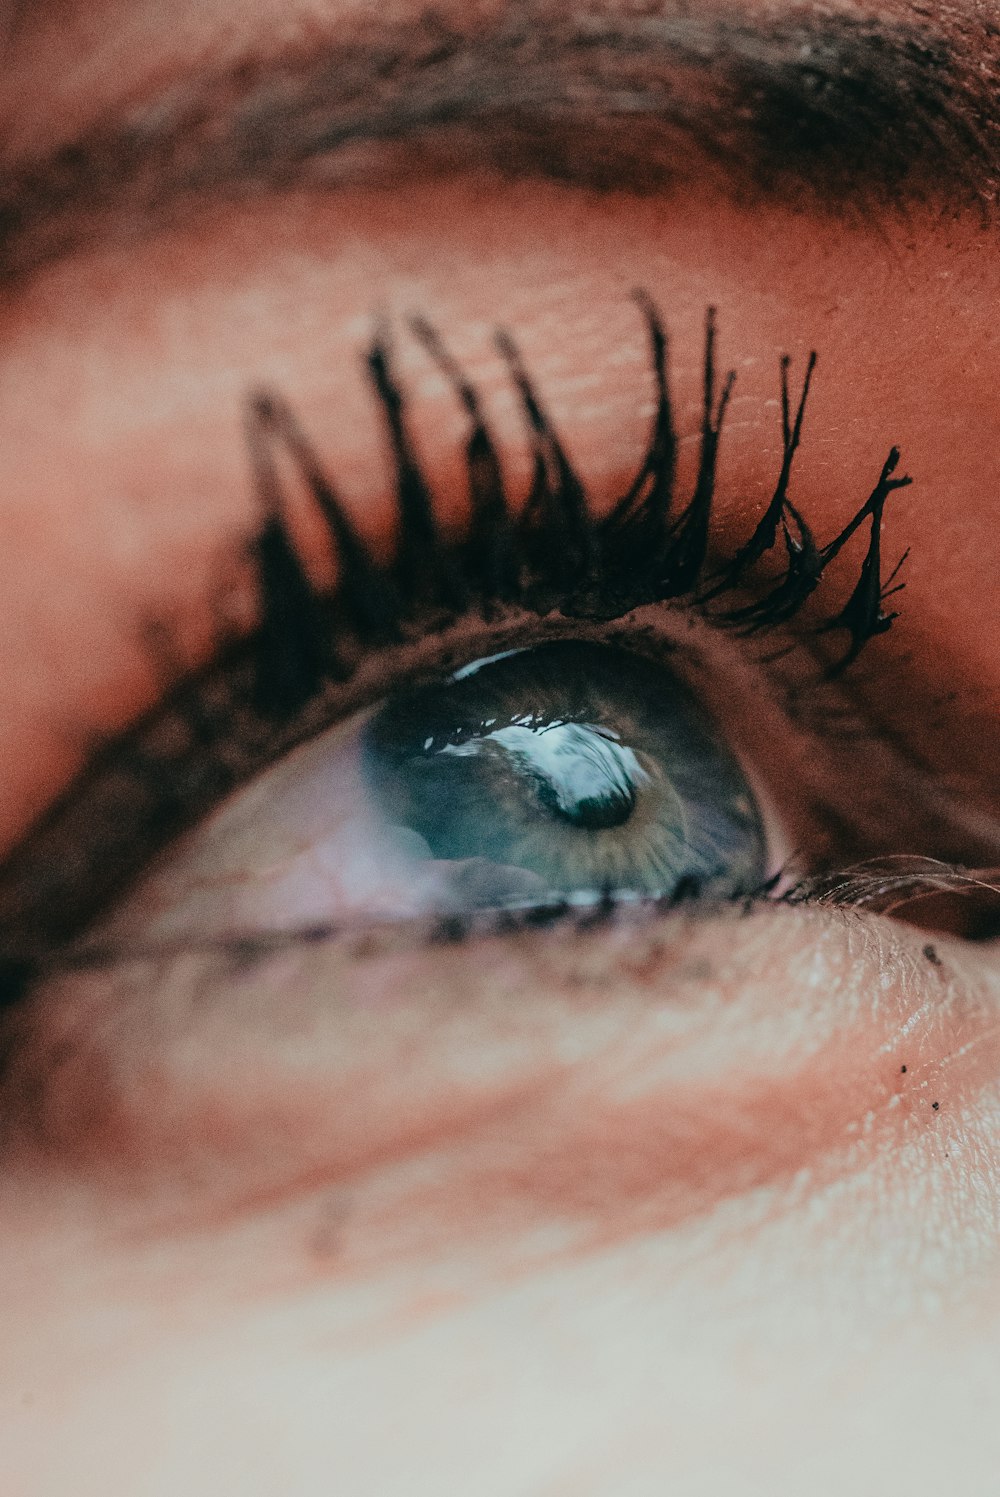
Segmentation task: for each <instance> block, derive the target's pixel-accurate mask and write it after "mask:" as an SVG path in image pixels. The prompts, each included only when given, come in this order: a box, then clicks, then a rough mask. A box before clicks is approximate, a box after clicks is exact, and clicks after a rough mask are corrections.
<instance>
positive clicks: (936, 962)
mask: <svg viewBox="0 0 1000 1497" xmlns="http://www.w3.org/2000/svg"><path fill="white" fill-rule="evenodd" d="M924 956H925V957H926V958H927V960H928V961H929V962H930V963H931V965H932V966H934V967H940V965H941V958H940V957H939V956H938V954H937V947H936V946H932V945H931V943H930V942H929V941H928V943H927V945H926V946H925V947H924Z"/></svg>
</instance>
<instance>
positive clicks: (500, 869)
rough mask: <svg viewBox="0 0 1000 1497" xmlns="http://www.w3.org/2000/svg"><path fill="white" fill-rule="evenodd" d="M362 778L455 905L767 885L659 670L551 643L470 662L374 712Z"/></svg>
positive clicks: (733, 783) (710, 742) (729, 798)
mask: <svg viewBox="0 0 1000 1497" xmlns="http://www.w3.org/2000/svg"><path fill="white" fill-rule="evenodd" d="M363 765H364V774H365V778H366V781H367V784H368V788H369V793H370V794H371V795H372V796H373V797H374V799H375V802H376V804H377V806H378V809H379V813H380V815H381V817H383V818H384V820H385V821H386V823H387V824H388V825H389V826H391V827H392V828H393V831H394V833H395V834H396V835H397V838H398V839H401V841H405V844H406V846H407V848H408V849H409V851H410V853H411V854H412V855H415V856H416V857H418V858H420V859H427V860H431V861H433V862H434V863H435V864H437V865H438V866H439V869H440V866H441V865H451V867H450V868H449V869H448V876H449V879H450V881H451V888H452V891H453V893H455V894H456V897H457V896H458V894H459V891H461V896H462V900H464V902H465V903H503V902H504V901H506V900H515V901H516V900H521V899H533V898H539V897H545V896H552V895H572V894H584V893H605V892H609V891H610V892H614V893H626V892H628V893H635V894H640V895H655V896H670V895H672V894H675V893H677V892H678V891H679V890H681V889H682V888H683V889H691V888H694V889H697V890H698V891H699V892H703V893H709V894H712V895H715V896H717V897H722V898H724V897H727V896H735V895H738V894H740V893H746V892H748V891H750V890H751V889H753V888H754V887H756V886H758V885H759V884H760V883H762V882H763V880H764V879H765V878H766V875H767V846H766V838H765V834H764V829H763V824H762V821H761V816H760V811H759V809H758V807H757V804H756V801H755V800H754V797H753V794H752V792H751V790H750V787H749V785H748V783H747V780H746V777H745V776H744V774H743V771H742V770H741V768H740V766H739V764H738V762H737V760H736V758H735V756H734V755H733V753H732V752H731V750H730V749H729V747H728V746H727V744H726V743H725V741H724V740H723V738H722V737H721V736H720V734H719V731H718V729H717V728H716V727H715V725H714V724H713V723H712V722H711V720H710V719H709V718H708V716H707V714H706V713H705V711H704V710H703V709H702V708H701V707H700V706H699V704H698V703H697V702H696V701H695V699H694V698H693V697H692V695H691V693H690V692H689V691H688V690H687V688H686V687H685V686H684V685H683V683H682V682H681V681H679V680H678V679H677V677H676V676H675V675H674V674H673V673H672V672H671V671H669V670H668V669H667V668H666V667H665V666H664V665H662V664H659V663H656V662H654V661H652V660H649V659H647V658H645V657H644V656H641V655H638V654H635V653H632V652H631V651H628V650H624V649H621V648H618V647H613V646H608V645H600V644H594V643H590V642H587V641H580V640H560V641H556V642H553V643H550V644H544V645H539V646H536V647H534V648H532V649H526V650H517V651H512V652H510V653H508V654H505V655H501V656H495V657H491V658H489V659H486V660H482V661H476V662H474V663H473V664H471V665H468V666H466V667H464V669H462V670H460V671H458V672H457V673H456V674H455V675H453V676H452V677H451V678H450V679H448V680H446V681H444V682H442V683H439V684H434V685H430V686H425V687H421V688H419V689H416V690H413V691H411V692H408V693H405V694H400V695H397V696H395V697H393V698H391V699H390V700H389V701H387V702H386V703H385V704H384V705H383V706H382V708H381V709H380V710H379V712H378V713H377V715H376V716H375V717H374V718H373V719H372V721H371V722H370V724H369V726H368V729H367V732H366V736H365V741H364V745H363Z"/></svg>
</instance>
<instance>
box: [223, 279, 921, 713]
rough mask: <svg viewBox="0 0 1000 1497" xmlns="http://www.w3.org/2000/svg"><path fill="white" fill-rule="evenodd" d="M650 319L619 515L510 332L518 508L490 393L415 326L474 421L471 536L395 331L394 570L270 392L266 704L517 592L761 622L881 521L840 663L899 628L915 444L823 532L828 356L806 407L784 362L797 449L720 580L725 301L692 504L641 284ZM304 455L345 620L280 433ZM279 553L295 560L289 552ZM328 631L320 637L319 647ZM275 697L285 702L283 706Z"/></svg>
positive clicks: (755, 626)
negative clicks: (324, 620)
mask: <svg viewBox="0 0 1000 1497" xmlns="http://www.w3.org/2000/svg"><path fill="white" fill-rule="evenodd" d="M636 300H637V302H638V305H639V308H640V310H641V312H642V315H643V317H644V319H645V322H646V326H647V331H648V336H649V343H650V357H651V363H652V370H653V376H654V381H655V387H656V409H655V413H654V417H653V422H652V431H651V436H650V440H649V444H648V447H647V451H646V454H645V456H644V458H643V460H642V463H641V464H640V466H639V470H638V472H637V474H636V477H635V479H634V481H633V482H632V484H631V485H630V487H629V488H628V490H627V491H626V492H625V494H624V495H623V496H622V497H621V498H620V499H619V500H618V502H617V503H616V504H615V505H614V506H613V507H612V509H611V511H610V512H609V513H608V514H607V515H605V516H601V517H599V516H596V515H595V514H594V513H593V511H592V508H591V506H590V504H589V501H588V497H587V492H586V488H585V485H584V483H583V481H582V479H581V478H580V477H579V475H578V474H577V473H576V471H575V469H574V467H573V464H572V461H571V459H570V457H569V456H568V454H567V452H566V450H565V448H564V447H563V445H562V443H561V442H560V440H559V437H558V434H557V432H556V431H555V429H554V427H553V425H552V423H551V421H550V420H549V418H548V415H547V414H546V412H545V408H544V405H543V403H542V401H541V398H540V396H539V394H538V392H537V391H536V389H535V386H534V383H533V381H532V379H531V376H530V374H529V373H528V371H527V369H526V367H525V364H524V362H523V360H522V358H521V355H520V352H519V350H518V348H517V345H516V343H515V342H514V340H513V338H512V337H511V336H510V334H509V333H506V332H499V333H498V334H497V339H496V341H497V347H498V349H499V352H500V353H501V355H502V357H503V359H504V362H505V363H506V365H507V369H508V372H509V375H510V379H511V382H512V384H513V387H514V389H515V391H516V392H517V395H518V400H519V405H520V408H521V413H522V417H523V420H524V424H525V427H526V430H527V434H528V438H529V441H530V443H531V455H532V478H531V483H530V487H529V490H528V494H527V497H526V499H525V500H524V502H523V504H522V505H521V506H520V507H519V508H518V510H517V511H516V512H515V510H514V508H513V507H512V504H511V500H510V496H509V494H508V492H507V489H506V486H505V483H504V477H503V469H502V465H501V463H500V459H499V455H498V452H497V449H496V446H495V444H494V442H493V439H492V437H491V435H490V432H489V428H488V425H487V423H486V420H485V417H484V415H483V412H482V408H481V405H480V401H479V398H478V395H477V393H476V391H475V389H474V388H473V387H472V385H471V384H470V383H469V381H468V380H467V379H466V377H465V375H464V374H463V372H462V370H461V368H460V367H459V366H458V364H457V363H456V362H455V360H454V359H453V358H452V356H451V355H450V353H449V352H448V350H447V348H446V346H445V344H444V342H443V340H442V339H441V337H440V335H439V334H438V332H437V331H436V330H435V329H434V328H433V327H432V326H431V325H430V324H429V323H428V322H427V321H426V320H424V319H422V318H416V319H414V320H413V322H412V324H411V327H412V331H413V333H414V334H415V336H416V337H417V338H418V339H419V341H420V342H421V343H422V345H423V346H424V348H425V349H426V351H427V352H428V353H429V355H430V356H431V358H432V359H433V360H434V361H435V363H436V364H437V365H438V367H439V369H440V370H441V371H442V372H443V374H444V375H445V377H446V378H447V379H448V381H449V383H450V384H451V386H452V389H453V390H454V393H455V395H456V397H457V399H458V400H459V402H460V403H461V405H462V406H463V407H464V409H465V411H466V413H467V415H468V417H469V434H468V437H467V441H466V448H465V461H466V478H467V485H468V498H469V521H468V525H467V528H466V529H465V531H464V532H463V533H461V534H460V535H456V536H452V535H449V534H447V533H445V532H444V531H443V530H442V529H441V527H440V526H439V524H438V522H437V520H436V506H435V504H434V502H433V497H432V494H431V489H430V485H429V483H428V481H427V479H426V478H425V476H424V474H423V473H422V471H421V468H420V464H419V462H418V460H417V458H416V456H415V449H414V445H413V442H412V440H411V436H410V433H409V430H408V426H407V412H406V400H405V396H404V394H403V392H402V390H401V389H400V387H399V385H398V384H397V382H396V379H395V376H394V374H393V369H392V357H391V349H390V344H389V340H388V337H387V335H385V334H381V335H380V336H379V337H378V338H377V339H376V341H375V343H374V344H373V346H372V348H371V350H370V352H369V354H368V368H369V372H370V375H371V380H372V385H373V388H374V392H375V395H376V398H377V400H378V403H379V406H380V408H381V410H382V413H383V416H384V419H385V425H386V429H387V434H388V439H389V444H390V450H391V453H392V460H393V464H394V467H395V489H396V503H397V539H396V549H395V554H394V556H393V558H392V560H391V561H390V562H388V563H387V564H386V565H384V566H378V565H377V564H376V563H375V562H374V561H373V559H372V557H371V555H370V552H369V551H368V549H367V548H366V546H365V544H364V542H363V541H362V540H361V539H360V538H359V537H358V535H357V533H356V532H355V531H354V529H353V527H352V525H351V522H350V519H349V517H348V515H347V513H346V511H345V509H344V507H343V506H342V505H341V504H340V502H339V501H338V499H337V498H336V496H335V494H334V492H333V489H332V488H331V486H330V483H329V480H328V479H327V478H326V477H325V476H324V475H323V472H322V468H321V465H320V463H319V461H318V459H317V458H316V456H315V454H314V453H313V452H312V450H311V448H310V446H309V444H308V442H307V440H306V438H305V436H304V434H303V432H302V431H301V429H300V428H299V426H298V424H297V422H296V420H295V417H294V415H293V413H292V412H291V410H290V409H289V408H288V407H287V406H286V405H285V403H284V402H283V401H282V400H281V399H280V398H279V397H276V396H274V395H270V394H267V395H258V396H257V397H256V398H255V400H254V401H253V403H252V406H251V425H250V446H251V452H252V454H253V456H254V462H255V471H256V476H257V485H258V490H259V492H260V494H261V497H262V499H263V502H264V508H265V513H266V516H267V519H266V521H265V525H264V527H263V528H262V531H261V533H260V535H259V536H258V538H257V541H256V543H255V555H256V571H257V576H258V579H259V583H260V594H261V602H262V620H261V628H260V636H261V641H262V645H263V648H262V650H261V653H260V666H261V669H260V674H259V680H258V701H259V703H260V705H261V707H262V708H264V709H265V710H266V709H267V708H268V706H270V708H271V710H272V711H273V713H274V715H275V716H276V717H281V716H283V715H284V714H286V713H287V711H288V710H289V701H290V700H295V701H296V702H297V705H299V706H301V705H302V704H304V703H305V702H306V701H307V700H308V699H309V697H311V696H312V695H314V694H315V693H316V692H317V691H318V690H319V689H320V688H321V686H322V683H323V680H324V679H325V678H326V677H327V676H328V675H329V676H332V677H333V678H334V679H343V678H344V676H345V675H349V674H350V669H351V660H352V658H353V657H355V656H356V655H357V653H358V650H359V649H360V648H366V647H370V646H371V645H372V644H384V643H391V642H393V641H395V640H398V639H400V638H402V637H404V636H405V634H406V633H407V632H408V631H410V630H412V629H413V628H414V627H420V626H422V625H423V624H424V623H425V622H426V621H427V619H428V617H429V616H431V617H433V616H437V617H439V618H440V617H447V616H459V615H461V614H463V613H466V612H478V613H479V614H480V615H481V616H483V617H484V618H487V619H488V618H489V617H490V616H491V614H492V613H493V612H495V610H496V609H497V608H498V607H502V606H503V605H505V604H516V605H518V606H519V607H522V608H524V609H526V610H527V611H528V612H531V613H536V614H539V615H545V614H550V613H558V614H561V615H563V616H564V617H566V618H570V619H588V620H602V619H603V620H610V619H616V618H620V617H622V616H624V615H625V614H626V613H630V612H631V611H632V610H633V609H636V608H638V607H641V606H643V605H646V604H655V603H665V602H670V601H676V600H679V599H687V600H689V601H691V602H693V603H695V604H696V605H697V606H698V607H699V608H701V609H702V610H704V611H706V612H707V613H708V616H709V617H710V619H711V621H712V622H713V623H716V624H718V625H722V626H728V627H731V628H734V629H737V630H739V631H740V632H742V633H746V634H753V633H760V632H762V631H765V630H767V629H770V628H774V627H777V626H778V625H780V624H785V623H788V622H790V621H791V620H792V619H793V618H794V617H795V616H796V614H798V613H799V612H800V610H801V609H802V608H803V606H804V605H805V603H806V601H807V599H808V598H809V597H810V596H811V594H812V593H813V592H814V591H815V590H816V588H817V587H818V586H819V583H820V581H821V580H822V577H823V574H824V573H825V571H826V569H827V567H828V566H829V564H830V562H832V561H833V559H834V558H835V557H836V556H837V555H838V553H839V552H840V551H841V550H842V549H843V547H844V546H845V545H846V543H847V541H848V540H850V538H851V537H852V536H853V535H854V534H855V532H856V531H857V530H858V529H859V528H860V527H861V526H862V525H863V524H864V523H865V521H866V520H868V521H870V532H869V541H868V547H867V551H866V554H865V557H864V560H863V562H862V565H861V570H860V574H859V577H858V581H857V583H856V585H855V587H854V590H853V592H852V593H851V596H850V598H849V599H848V601H847V603H846V604H845V605H844V606H843V607H842V608H841V609H840V611H839V612H838V613H837V614H835V615H834V616H832V617H830V618H829V619H827V620H826V621H825V622H823V623H822V624H820V625H819V626H818V627H819V630H820V631H826V630H833V629H839V630H843V631H845V632H846V633H847V635H848V638H849V643H848V646H847V648H846V650H845V651H844V652H843V654H842V655H841V656H840V658H839V659H838V660H836V661H835V662H834V663H833V664H832V665H831V666H830V667H829V669H828V671H827V674H828V676H830V677H833V676H836V675H839V674H840V673H841V672H842V671H843V670H844V669H845V668H846V667H847V666H848V665H849V664H851V663H852V662H853V661H854V660H855V659H856V658H857V656H858V655H859V654H860V652H861V650H862V648H863V647H864V645H865V644H866V643H867V642H868V641H869V640H870V639H872V638H874V637H875V636H876V635H878V634H882V633H884V632H885V631H886V630H887V629H888V628H889V627H890V625H891V623H892V621H893V620H894V619H895V618H896V617H897V614H896V613H895V612H889V613H887V612H886V611H885V610H884V606H883V605H884V604H885V602H886V600H887V599H888V598H889V597H890V596H891V595H892V594H893V593H895V592H896V591H898V590H899V588H900V587H901V586H902V584H896V585H895V586H893V585H892V584H893V583H894V579H895V577H896V575H897V574H898V571H899V568H900V566H902V563H903V561H904V560H905V555H904V556H903V557H902V558H901V559H900V561H899V563H897V566H896V568H895V569H894V571H893V573H892V574H891V576H890V578H889V579H888V581H887V582H883V581H882V579H881V564H880V561H881V559H880V541H881V529H882V517H883V512H884V509H885V503H886V500H887V499H888V497H889V495H890V494H891V493H892V492H893V491H894V490H895V489H898V488H903V487H905V486H906V485H907V484H909V483H910V481H911V480H910V479H909V478H905V477H904V478H897V477H895V476H894V475H895V470H896V467H897V465H898V462H899V451H898V449H897V448H893V449H892V451H891V452H890V453H889V456H888V457H887V459H886V461H885V464H884V466H883V469H882V472H881V474H880V476H879V478H878V481H877V483H876V485H875V487H874V489H873V490H872V492H871V494H870V495H869V496H868V498H867V499H866V500H865V502H864V504H863V505H862V506H861V508H860V509H859V510H858V511H857V513H856V514H855V515H854V516H853V518H852V519H851V520H850V521H849V522H848V524H847V525H845V526H844V528H843V529H842V530H841V531H840V532H839V534H837V535H836V536H834V538H833V539H832V540H831V541H829V542H828V543H827V544H825V545H822V546H820V545H818V544H817V542H816V540H815V538H814V536H813V533H812V530H811V528H810V527H809V525H808V524H807V522H806V520H805V519H804V518H803V516H802V514H801V513H800V512H799V510H798V509H797V508H796V506H795V505H794V504H793V502H792V500H791V499H790V498H789V486H790V480H791V475H792V466H793V462H794V458H795V454H796V452H797V451H798V448H799V446H800V443H801V439H802V426H803V420H804V416H805V409H806V402H807V399H808V395H809V389H810V385H811V381H812V376H813V371H814V369H815V366H816V355H815V353H813V354H811V355H810V357H809V361H808V365H807V368H806V374H805V378H804V381H803V385H802V390H801V394H800V396H799V400H798V403H797V407H796V410H795V415H794V418H793V416H792V414H791V401H790V392H789V368H790V364H789V360H788V359H787V358H783V359H782V361H781V402H782V436H783V452H782V462H781V468H780V472H779V476H778V481H777V484H776V486H775V490H774V495H773V498H772V499H771V501H770V503H769V505H768V507H767V509H766V510H765V512H764V514H763V516H762V517H761V519H760V521H759V523H758V525H757V527H756V529H755V530H754V533H753V535H752V536H751V537H750V539H749V540H748V541H747V542H746V543H745V544H744V545H743V546H742V547H741V548H740V549H739V550H738V551H737V552H736V554H735V556H734V557H733V558H732V559H731V560H730V561H729V562H728V563H727V564H726V565H724V566H723V567H721V568H720V569H718V570H717V572H716V573H715V574H714V575H713V576H711V577H708V578H706V577H705V575H704V574H705V568H706V559H707V557H708V554H709V533H710V532H709V526H710V519H711V510H712V503H713V499H714V495H715V487H716V461H717V456H718V450H719V442H720V438H721V436H722V430H723V424H724V421H725V416H726V410H727V407H728V404H729V400H730V396H731V394H732V390H733V386H734V383H735V378H736V376H735V374H734V373H733V372H732V371H730V372H729V373H728V374H726V375H725V377H724V378H723V379H722V380H721V381H720V380H719V379H718V376H717V371H716V354H715V349H716V314H715V310H714V308H710V309H709V312H708V315H707V321H706V331H705V355H704V374H703V399H702V423H701V432H700V436H699V460H698V470H697V475H696V478H695V481H694V486H693V491H692V494H691V496H690V498H689V499H688V501H687V503H686V504H685V505H684V506H683V507H682V508H681V509H680V511H679V512H678V511H677V508H676V500H677V496H676V472H677V438H676V433H675V429H674V422H673V413H672V409H671V398H670V383H669V378H668V374H667V337H666V333H665V331H664V328H663V325H662V322H661V319H660V316H659V313H658V312H657V309H656V307H655V305H654V304H653V302H652V301H651V300H650V298H649V297H647V296H645V295H644V294H642V293H639V294H637V297H636ZM276 446H277V447H284V449H285V451H286V452H287V454H288V455H289V456H290V457H291V458H292V460H293V462H295V464H296V466H297V467H298V470H299V472H300V474H301V475H302V477H303V478H304V479H305V481H306V485H307V487H308V489H309V491H310V493H311V495H312V498H313V501H314V503H315V505H316V507H317V510H318V512H319V513H320V514H321V515H322V517H323V519H324V520H325V522H326V525H327V527H328V530H329V534H330V539H331V542H332V546H333V549H334V552H335V555H336V559H337V577H338V582H337V586H336V590H335V592H334V593H333V595H332V596H331V597H330V598H329V599H327V600H323V604H324V606H325V607H326V608H327V609H329V611H330V612H331V614H332V619H333V625H334V627H332V628H326V629H317V627H316V622H315V618H314V612H315V607H316V601H315V595H314V589H313V587H312V584H311V583H310V581H309V579H308V577H307V575H306V571H305V567H304V564H303V563H302V561H301V560H300V559H299V558H298V557H297V554H296V550H295V547H294V544H293V542H292V540H291V538H290V535H289V533H288V530H287V517H286V516H285V514H284V512H283V510H282V506H281V501H280V492H279V487H278V484H277V479H276V476H275V475H276V471H277V468H276V462H275V452H274V448H275V447H276ZM779 535H780V537H781V539H782V541H783V544H784V551H785V569H784V572H783V574H782V576H781V577H780V578H779V579H778V581H777V582H775V583H774V585H773V586H772V587H771V588H770V589H769V590H767V591H766V592H765V593H764V595H763V596H762V597H761V598H759V599H757V600H756V601H755V602H752V603H750V604H747V605H744V606H741V607H738V608H734V609H730V610H726V609H725V608H719V609H715V610H710V609H709V604H711V603H714V602H716V600H718V599H721V598H722V597H723V596H724V595H725V594H726V593H730V592H733V591H735V590H737V589H739V588H742V587H743V586H744V585H745V583H746V581H747V578H748V576H749V574H750V573H751V571H752V570H753V568H754V567H755V566H756V565H757V564H758V563H759V562H760V561H761V560H762V558H764V557H765V556H766V554H767V553H768V552H770V551H772V550H773V549H774V548H775V547H776V544H777V541H778V538H779ZM279 558H280V559H279ZM317 640H320V641H321V642H322V648H321V649H320V650H317ZM269 697H270V698H272V700H271V701H270V703H269Z"/></svg>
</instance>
